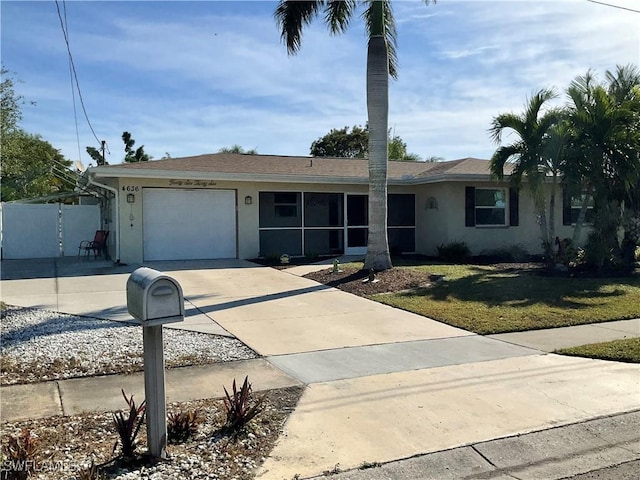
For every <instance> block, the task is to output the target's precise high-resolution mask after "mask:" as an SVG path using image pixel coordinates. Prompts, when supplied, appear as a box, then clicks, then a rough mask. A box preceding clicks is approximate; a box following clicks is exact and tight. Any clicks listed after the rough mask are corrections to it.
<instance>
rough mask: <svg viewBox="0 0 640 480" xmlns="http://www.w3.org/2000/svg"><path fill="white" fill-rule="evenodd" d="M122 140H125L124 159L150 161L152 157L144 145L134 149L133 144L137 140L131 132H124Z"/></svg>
mask: <svg viewBox="0 0 640 480" xmlns="http://www.w3.org/2000/svg"><path fill="white" fill-rule="evenodd" d="M122 141H123V142H124V153H125V155H124V161H125V162H126V163H135V162H148V161H149V160H151V157H150V156H149V155H147V154H146V153H145V152H144V145H141V146H140V147H138V148H136V149H135V150H134V148H133V146H134V145H135V144H136V141H135V140H134V139H133V137H132V136H131V134H130V133H129V132H122Z"/></svg>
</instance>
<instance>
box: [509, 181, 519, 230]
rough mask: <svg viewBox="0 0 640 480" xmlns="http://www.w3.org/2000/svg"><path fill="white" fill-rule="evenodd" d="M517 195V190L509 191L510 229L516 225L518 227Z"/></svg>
mask: <svg viewBox="0 0 640 480" xmlns="http://www.w3.org/2000/svg"><path fill="white" fill-rule="evenodd" d="M518 194H519V189H517V188H510V189H509V225H510V226H512V227H517V226H518V225H520V211H519V210H520V206H519V204H518V200H519V195H518Z"/></svg>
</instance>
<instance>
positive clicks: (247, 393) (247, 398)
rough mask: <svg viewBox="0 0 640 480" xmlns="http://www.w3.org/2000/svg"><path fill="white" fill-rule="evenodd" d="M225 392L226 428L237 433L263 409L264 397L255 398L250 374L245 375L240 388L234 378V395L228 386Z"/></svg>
mask: <svg viewBox="0 0 640 480" xmlns="http://www.w3.org/2000/svg"><path fill="white" fill-rule="evenodd" d="M224 393H225V395H226V398H224V406H225V409H226V412H227V422H226V423H225V425H224V430H226V431H228V432H232V433H237V432H238V431H239V430H240V429H242V427H244V426H245V425H246V424H247V423H249V422H250V421H251V419H253V418H254V417H255V416H256V415H258V414H259V413H260V412H261V411H262V404H263V403H264V398H258V399H254V398H253V392H252V390H251V384H250V383H249V377H248V376H246V377H244V383H243V384H242V387H241V388H240V390H238V389H237V387H236V380H235V378H234V379H233V395H229V392H228V391H227V389H226V388H224Z"/></svg>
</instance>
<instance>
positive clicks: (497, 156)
mask: <svg viewBox="0 0 640 480" xmlns="http://www.w3.org/2000/svg"><path fill="white" fill-rule="evenodd" d="M521 150H522V146H521V145H519V144H514V145H509V146H506V147H500V148H498V150H496V152H495V153H494V154H493V156H492V157H491V160H490V163H489V170H490V172H491V176H493V177H495V178H497V179H498V180H502V179H503V178H504V167H505V165H506V164H507V163H509V161H510V160H511V159H512V158H514V157H516V158H517V157H519V156H520V153H521Z"/></svg>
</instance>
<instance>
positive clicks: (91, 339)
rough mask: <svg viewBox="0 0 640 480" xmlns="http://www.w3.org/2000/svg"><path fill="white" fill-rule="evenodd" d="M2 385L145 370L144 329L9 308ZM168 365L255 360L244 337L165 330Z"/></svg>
mask: <svg viewBox="0 0 640 480" xmlns="http://www.w3.org/2000/svg"><path fill="white" fill-rule="evenodd" d="M0 333H1V336H0V369H1V371H0V384H1V385H11V384H16V383H34V382H41V381H46V380H59V379H63V378H72V377H85V376H94V375H105V374H112V373H130V372H134V371H141V370H143V368H144V366H143V358H142V328H140V326H139V325H136V324H132V323H123V322H115V321H109V320H101V319H97V318H88V317H79V316H75V315H67V314H63V313H57V312H51V311H47V310H39V309H34V308H21V307H11V306H8V307H6V309H4V310H3V312H2V319H1V329H0ZM163 338H164V354H165V363H166V366H167V367H168V368H171V367H179V366H187V365H203V364H209V363H214V362H226V361H230V360H242V359H249V358H255V357H256V356H257V355H256V354H255V352H253V350H251V349H250V348H249V347H247V346H246V345H244V344H243V343H242V342H240V341H239V340H236V339H233V338H228V337H223V336H217V335H208V334H204V333H197V332H188V331H181V330H174V329H169V328H165V329H164V334H163Z"/></svg>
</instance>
